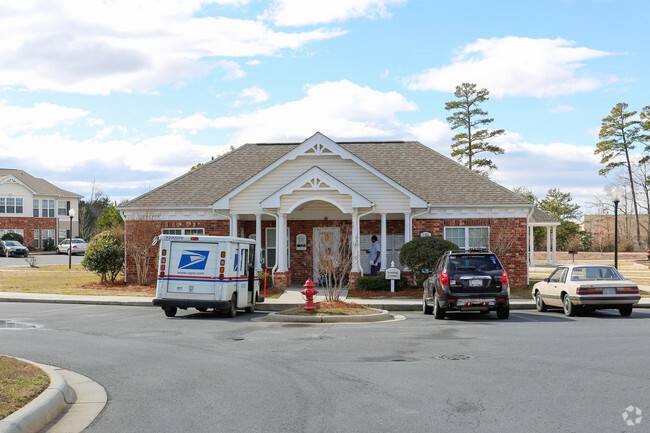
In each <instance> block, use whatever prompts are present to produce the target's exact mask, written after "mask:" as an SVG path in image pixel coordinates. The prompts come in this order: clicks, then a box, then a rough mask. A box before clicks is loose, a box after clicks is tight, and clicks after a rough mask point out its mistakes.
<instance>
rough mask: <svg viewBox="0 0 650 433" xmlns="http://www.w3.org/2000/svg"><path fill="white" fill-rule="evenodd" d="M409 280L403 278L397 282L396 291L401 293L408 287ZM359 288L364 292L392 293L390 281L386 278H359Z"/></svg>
mask: <svg viewBox="0 0 650 433" xmlns="http://www.w3.org/2000/svg"><path fill="white" fill-rule="evenodd" d="M407 283H408V280H407V279H406V277H402V278H400V279H399V280H397V281H395V291H396V292H399V291H400V290H402V289H403V288H404V287H406V285H407ZM357 288H358V289H362V290H372V291H375V292H382V291H383V292H390V280H387V279H386V278H384V277H379V276H378V277H359V278H358V279H357Z"/></svg>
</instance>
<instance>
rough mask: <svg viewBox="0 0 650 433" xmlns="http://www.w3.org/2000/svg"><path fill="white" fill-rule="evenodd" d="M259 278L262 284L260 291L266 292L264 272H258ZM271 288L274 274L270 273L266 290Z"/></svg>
mask: <svg viewBox="0 0 650 433" xmlns="http://www.w3.org/2000/svg"><path fill="white" fill-rule="evenodd" d="M257 278H258V279H259V282H260V291H262V290H264V272H263V271H262V272H258V273H257ZM271 287H273V273H272V272H270V271H269V273H268V274H266V288H267V289H270V288H271Z"/></svg>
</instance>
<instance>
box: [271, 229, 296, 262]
mask: <svg viewBox="0 0 650 433" xmlns="http://www.w3.org/2000/svg"><path fill="white" fill-rule="evenodd" d="M275 232H276V231H275V227H267V228H266V249H265V252H264V267H265V268H272V267H274V266H275V260H276V256H277V247H276V239H275ZM286 239H287V263H286V264H287V266H289V263H291V262H290V254H289V252H290V251H291V248H289V242H290V240H291V237H290V235H289V227H287V238H286Z"/></svg>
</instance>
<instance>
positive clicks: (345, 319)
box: [260, 310, 393, 323]
mask: <svg viewBox="0 0 650 433" xmlns="http://www.w3.org/2000/svg"><path fill="white" fill-rule="evenodd" d="M392 319H393V316H392V315H391V314H390V313H389V312H388V311H386V310H383V311H382V312H381V313H375V314H362V315H358V316H298V315H292V314H278V313H275V312H271V313H269V314H268V315H267V316H266V317H263V318H261V319H260V320H261V321H263V322H291V323H358V322H380V321H384V320H392Z"/></svg>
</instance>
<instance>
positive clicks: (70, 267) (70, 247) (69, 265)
mask: <svg viewBox="0 0 650 433" xmlns="http://www.w3.org/2000/svg"><path fill="white" fill-rule="evenodd" d="M74 214H75V212H74V209H70V210H69V211H68V215H69V216H70V243H69V244H68V269H72V218H74Z"/></svg>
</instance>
